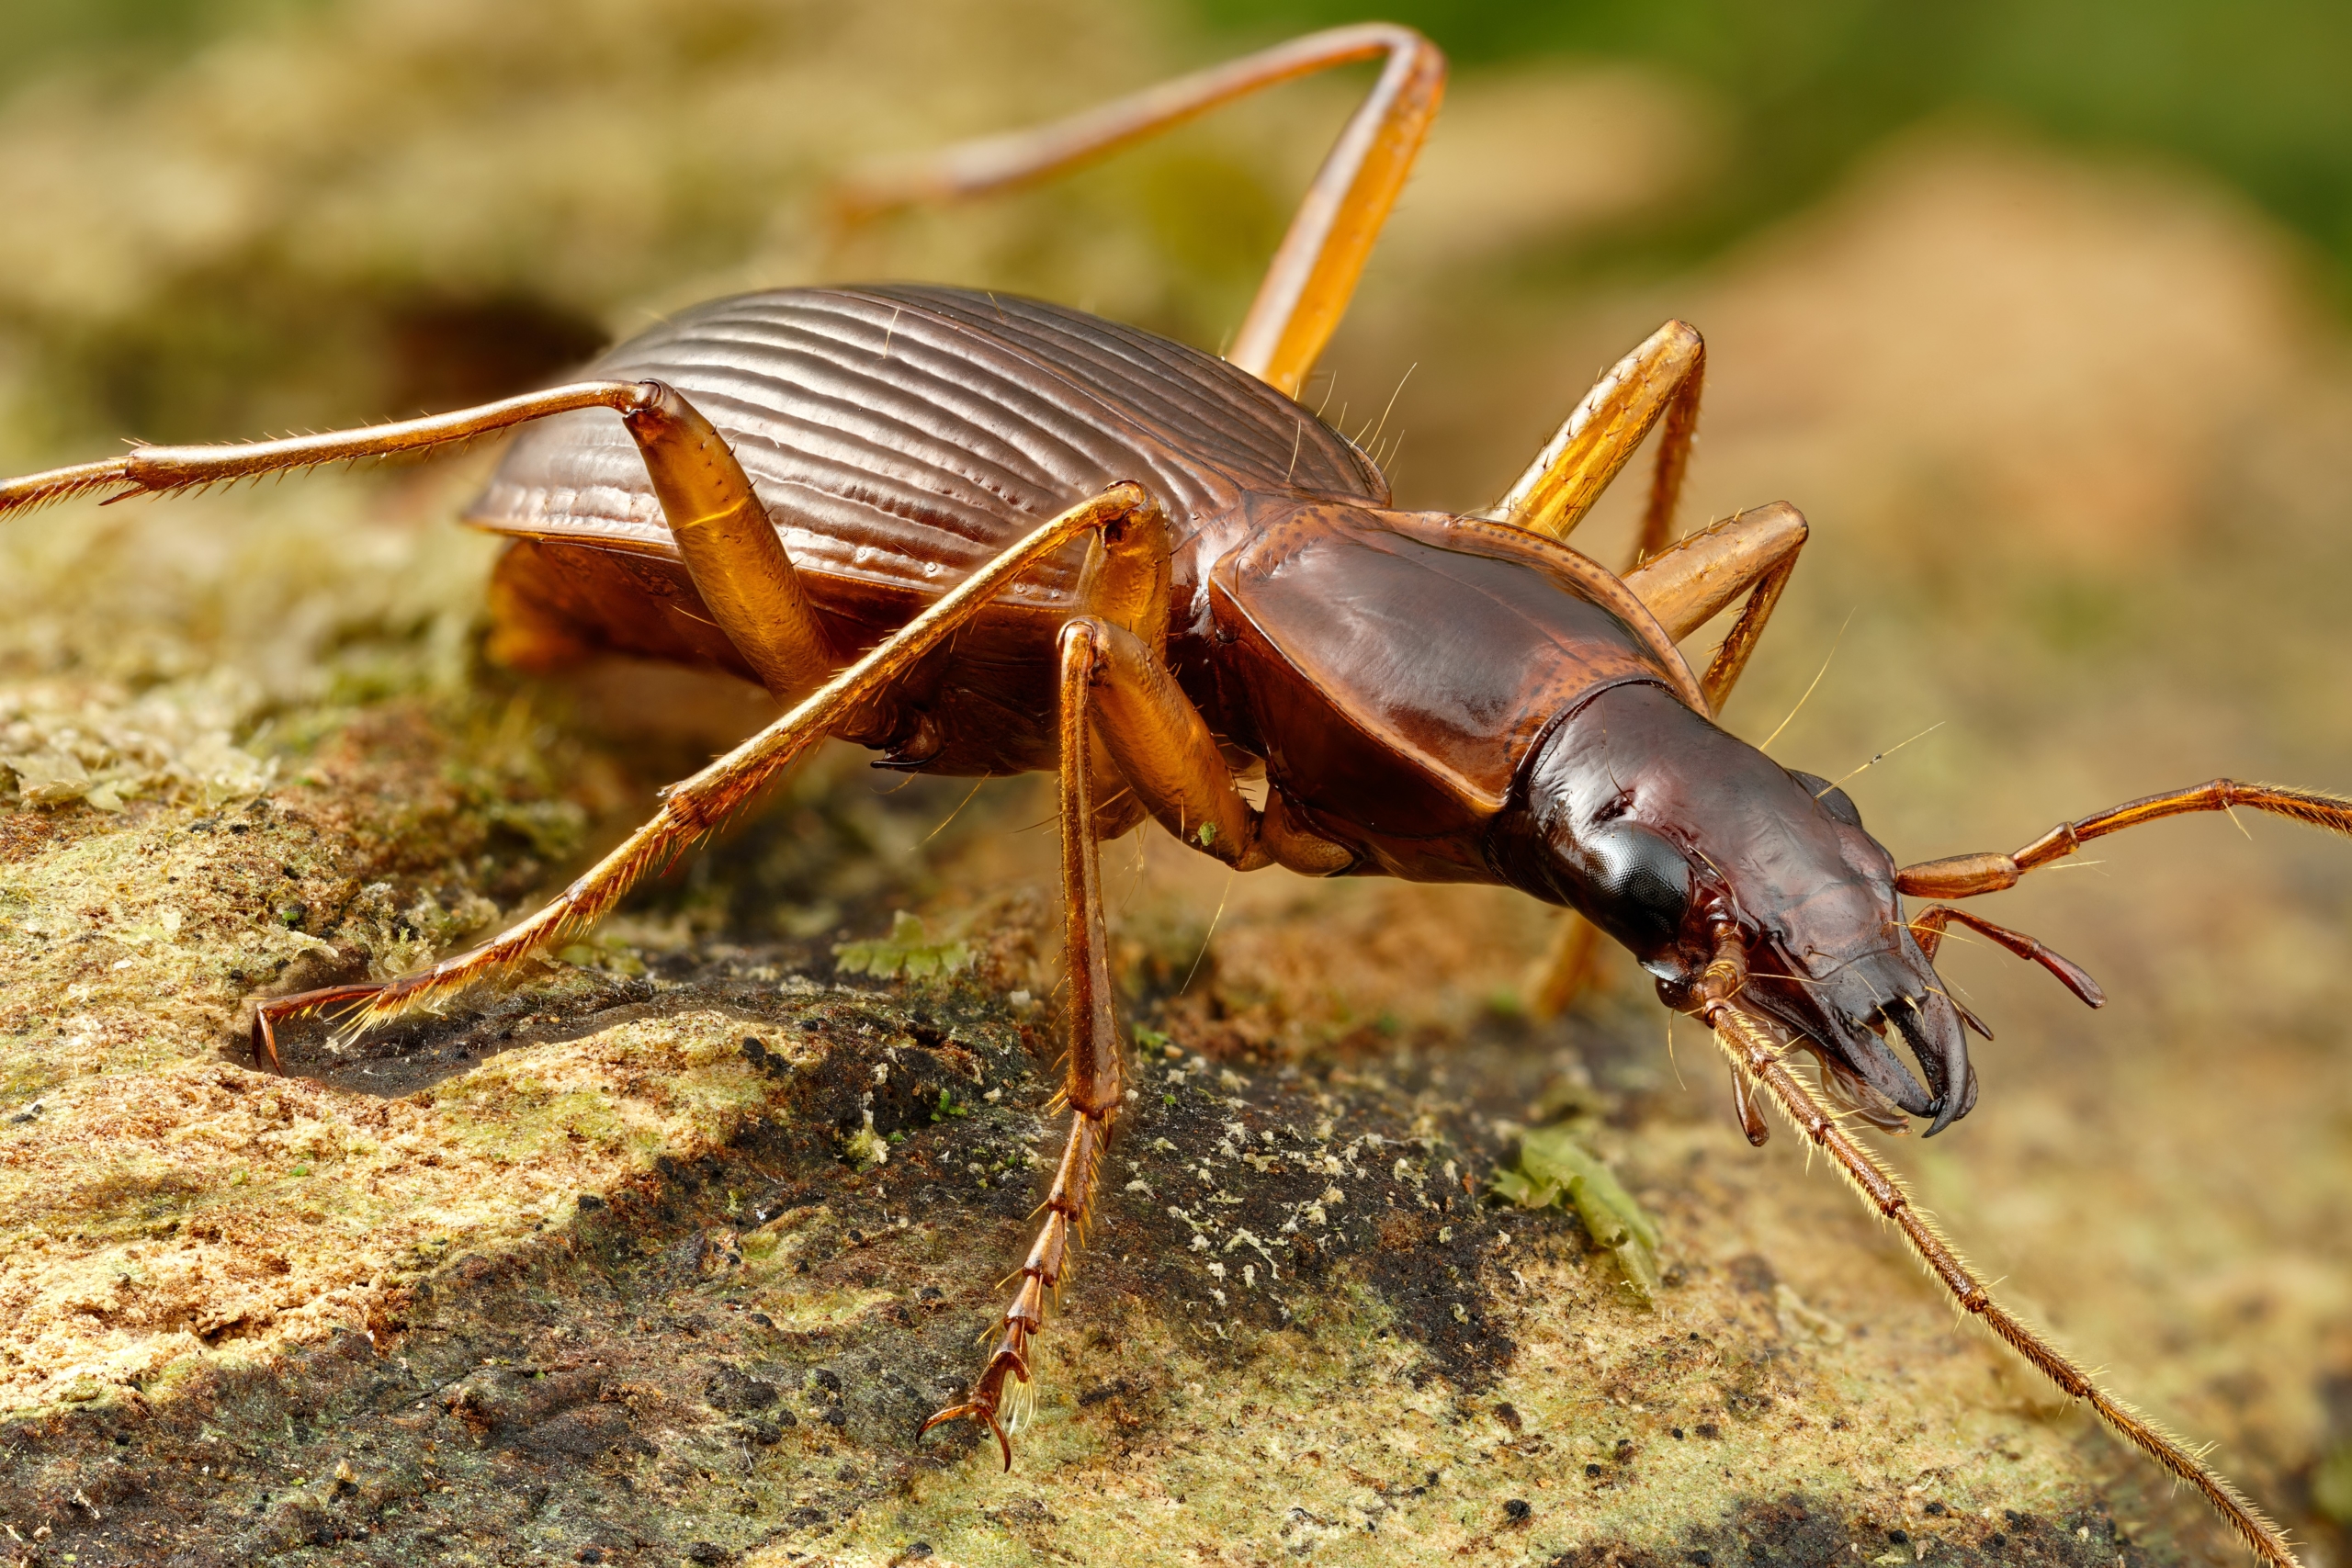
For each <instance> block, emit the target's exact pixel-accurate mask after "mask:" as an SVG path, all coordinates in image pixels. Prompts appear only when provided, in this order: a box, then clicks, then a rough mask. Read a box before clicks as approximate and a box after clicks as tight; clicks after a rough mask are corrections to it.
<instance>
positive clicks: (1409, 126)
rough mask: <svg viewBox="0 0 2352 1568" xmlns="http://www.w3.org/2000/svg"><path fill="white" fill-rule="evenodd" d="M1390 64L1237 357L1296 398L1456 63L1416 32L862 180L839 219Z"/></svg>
mask: <svg viewBox="0 0 2352 1568" xmlns="http://www.w3.org/2000/svg"><path fill="white" fill-rule="evenodd" d="M1382 56H1385V57H1386V59H1387V67H1386V69H1385V70H1384V71H1382V73H1381V74H1380V80H1379V82H1378V83H1377V84H1375V85H1374V87H1373V89H1372V92H1371V93H1370V95H1369V96H1366V97H1365V99H1364V101H1363V105H1362V106H1361V107H1358V108H1357V110H1356V112H1355V114H1354V116H1353V117H1352V118H1350V119H1349V121H1348V123H1347V125H1346V127H1345V128H1344V129H1343V130H1341V131H1340V139H1339V140H1338V141H1336V142H1334V143H1332V146H1331V151H1330V153H1329V156H1328V157H1326V158H1325V159H1324V161H1323V167H1322V168H1321V170H1320V171H1318V172H1317V175H1316V176H1315V183H1314V185H1313V186H1310V187H1309V188H1308V190H1307V193H1306V200H1305V201H1303V202H1302V203H1300V205H1299V209H1298V213H1297V215H1296V216H1295V217H1294V218H1293V219H1292V220H1291V225H1290V230H1289V231H1288V232H1287V233H1285V234H1284V235H1283V243H1282V247H1281V249H1279V250H1278V251H1276V252H1275V253H1274V259H1273V263H1272V265H1271V266H1270V267H1269V268H1268V269H1267V272H1266V276H1265V281H1264V282H1262V283H1261V284H1260V285H1259V288H1258V297H1257V299H1255V300H1254V301H1253V302H1252V303H1251V304H1250V313H1249V314H1248V315H1247V316H1245V317H1244V318H1242V322H1241V328H1240V331H1239V332H1238V333H1236V334H1235V337H1234V341H1233V348H1232V352H1230V353H1229V354H1227V355H1226V357H1227V359H1228V360H1230V361H1231V362H1232V363H1233V364H1235V365H1238V366H1239V367H1241V368H1242V369H1244V370H1247V371H1249V372H1250V374H1251V375H1253V376H1255V377H1257V378H1260V379H1261V380H1262V381H1265V382H1266V383H1267V384H1269V385H1270V386H1272V387H1275V388H1277V389H1280V390H1282V391H1283V392H1286V393H1289V394H1290V395H1292V396H1294V397H1295V396H1296V395H1297V393H1298V389H1299V386H1300V384H1301V383H1303V382H1304V381H1305V380H1306V374H1307V372H1308V371H1310V370H1312V369H1313V368H1314V367H1315V361H1316V359H1317V356H1318V355H1321V354H1322V352H1323V345H1324V344H1326V343H1328V342H1329V341H1330V337H1331V333H1333V332H1334V331H1335V330H1337V328H1338V327H1339V324H1340V317H1341V316H1342V315H1344V314H1345V313H1346V311H1347V308H1348V300H1349V299H1350V298H1351V297H1352V296H1353V295H1354V293H1355V288H1356V281H1357V279H1358V278H1359V277H1361V276H1363V267H1364V262H1365V260H1366V258H1368V257H1369V256H1370V255H1371V254H1372V247H1373V243H1374V241H1375V240H1377V239H1378V238H1379V237H1380V230H1381V226H1382V225H1383V224H1385V222H1386V221H1387V220H1388V213H1389V209H1391V208H1393V207H1395V206H1396V204H1397V195H1398V193H1400V192H1401V191H1402V190H1403V189H1404V188H1405V179H1406V176H1407V175H1409V174H1410V173H1411V172H1412V167H1413V160H1414V159H1415V158H1416V157H1418V156H1419V153H1420V150H1421V143H1422V141H1424V140H1426V139H1427V138H1428V136H1429V131H1430V123H1431V122H1432V121H1433V120H1435V119H1436V118H1437V109H1438V103H1439V100H1440V99H1441V98H1442V96H1444V92H1445V56H1444V55H1442V54H1441V53H1439V52H1438V50H1437V46H1436V45H1434V44H1432V43H1430V40H1429V39H1425V38H1423V37H1422V36H1421V35H1420V34H1419V33H1417V32H1415V31H1413V30H1412V29H1411V28H1400V27H1396V26H1393V25H1390V24H1387V23H1382V22H1369V23H1363V24H1360V25H1358V26H1354V27H1345V28H1330V29H1329V30H1328V31H1324V32H1319V33H1310V34H1308V35H1307V36H1306V37H1305V38H1300V39H1292V40H1290V41H1289V42H1288V43H1283V44H1277V45H1275V46H1274V47H1273V48H1272V49H1269V50H1264V51H1260V52H1259V53H1256V54H1252V55H1247V56H1244V57H1243V58H1242V59H1239V60H1235V61H1229V62H1227V63H1226V64H1223V65H1218V66H1214V67H1212V68H1210V69H1209V70H1206V71H1202V72H1196V73H1193V75H1190V76H1183V77H1180V78H1178V79H1177V80H1175V81H1173V82H1164V83H1162V84H1160V85H1159V86H1156V87H1150V88H1147V89H1146V90H1144V91H1143V92H1140V93H1136V94H1132V95H1130V96H1126V97H1124V98H1120V99H1117V100H1115V101H1114V102H1112V103H1108V104H1103V105H1101V106H1099V107H1095V108H1091V109H1089V110H1087V111H1085V112H1084V113H1082V114H1078V115H1073V116H1071V117H1070V118H1068V119H1063V120H1057V121H1056V122H1055V123H1053V124H1051V125H1045V126H1039V127H1037V128H1035V129H1034V130H1019V131H1013V132H1012V133H1010V134H1008V135H1003V136H989V137H983V138H981V139H979V140H978V141H966V142H962V143H959V144H958V145H956V146H953V147H949V148H945V149H944V150H942V151H940V152H933V153H931V154H930V155H928V156H925V157H921V158H914V159H910V160H906V161H903V162H899V163H894V164H885V165H882V166H879V167H876V168H875V169H872V170H870V171H865V172H861V173H859V174H856V175H852V176H851V177H850V178H848V179H847V180H845V181H843V182H842V185H841V186H839V187H838V188H837V189H836V190H835V192H834V193H833V207H834V211H835V214H836V216H837V218H838V219H839V220H841V221H842V222H843V223H844V224H854V223H859V222H863V221H865V220H870V219H872V218H875V217H877V216H879V215H881V214H883V213H886V212H889V211H891V210H893V209H899V208H903V207H910V206H912V205H914V204H916V203H918V202H927V201H952V200H956V199H958V198H960V197H973V196H978V195H981V194H983V193H984V192H988V191H994V190H1003V189H1006V188H1008V187H1011V186H1022V185H1026V184H1029V183H1030V182H1032V181H1035V180H1040V179H1044V178H1046V176H1048V175H1054V174H1057V173H1059V172H1060V171H1061V170H1064V169H1069V168H1073V167H1075V166H1077V165H1079V164H1084V163H1087V162H1089V161H1090V160H1092V159H1095V158H1099V157H1102V156H1103V155H1104V154H1106V153H1109V152H1115V151H1117V150H1118V149H1120V148H1122V147H1125V146H1129V145H1131V144H1133V143H1135V142H1137V141H1143V140H1144V139H1145V138H1147V137H1149V136H1153V135H1156V134H1158V133H1159V132H1160V131H1163V130H1170V129H1171V128H1173V127H1175V126H1179V125H1182V124H1183V123H1185V122H1186V121H1187V120H1191V119H1194V118H1199V117H1200V116H1202V115H1204V114H1206V113H1208V112H1209V111H1210V110H1211V109H1215V108H1218V107H1222V106H1224V105H1226V104H1229V103H1231V102H1233V101H1234V100H1235V99H1237V98H1241V97H1246V96H1249V95H1250V94H1251V93H1254V92H1257V91H1258V90H1259V89H1260V88H1262V87H1271V86H1274V85H1277V84H1279V83H1283V82H1288V81H1292V80H1295V78H1297V77H1301V76H1306V75H1311V74H1313V73H1316V72H1317V71H1323V70H1328V69H1329V68H1330V67H1332V66H1335V65H1347V64H1351V63H1353V62H1357V61H1363V60H1372V59H1376V58H1379V57H1382Z"/></svg>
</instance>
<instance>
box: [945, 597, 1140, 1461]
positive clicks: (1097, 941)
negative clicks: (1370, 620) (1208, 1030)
mask: <svg viewBox="0 0 2352 1568" xmlns="http://www.w3.org/2000/svg"><path fill="white" fill-rule="evenodd" d="M1112 629H1114V628H1111V627H1108V626H1105V625H1104V624H1103V622H1101V621H1097V620H1091V619H1085V620H1075V621H1071V622H1070V623H1069V625H1067V626H1064V627H1063V628H1062V635H1061V644H1060V649H1059V653H1060V665H1061V679H1060V682H1059V688H1060V701H1059V714H1060V737H1059V739H1060V752H1061V813H1060V816H1061V835H1062V898H1063V914H1062V919H1063V946H1064V951H1065V952H1066V953H1067V954H1068V955H1069V957H1068V968H1069V1067H1068V1070H1067V1071H1066V1073H1065V1075H1064V1077H1063V1078H1062V1089H1061V1098H1062V1099H1063V1100H1067V1101H1068V1102H1069V1111H1070V1121H1069V1136H1068V1138H1067V1139H1066V1140H1065V1141H1064V1143H1063V1145H1062V1157H1061V1163H1060V1165H1059V1166H1058V1167H1057V1168H1056V1170H1055V1174H1054V1185H1053V1188H1052V1190H1050V1191H1048V1192H1047V1193H1046V1206H1045V1215H1046V1218H1045V1223H1044V1224H1042V1225H1040V1226H1039V1227H1038V1230H1037V1237H1036V1240H1035V1243H1034V1244H1033V1245H1032V1246H1031V1247H1030V1248H1029V1257H1028V1259H1027V1261H1026V1262H1024V1263H1023V1264H1022V1266H1021V1275H1020V1280H1021V1282H1020V1284H1019V1285H1018V1286H1016V1287H1015V1288H1014V1291H1013V1297H1012V1304H1011V1305H1009V1306H1007V1307H1006V1308H1005V1310H1004V1317H1003V1320H1002V1328H1001V1332H1000V1333H999V1334H998V1336H997V1341H996V1348H994V1349H992V1350H991V1351H989V1359H988V1360H987V1362H986V1363H985V1364H984V1365H983V1366H982V1367H981V1369H980V1375H979V1376H978V1378H977V1379H975V1380H974V1382H973V1383H972V1387H971V1391H970V1392H969V1393H967V1394H966V1395H965V1396H964V1398H963V1400H962V1402H961V1403H959V1404H952V1405H950V1406H948V1407H947V1408H946V1409H944V1410H942V1411H941V1412H939V1413H938V1414H937V1415H935V1416H933V1417H931V1419H930V1420H928V1421H925V1422H924V1423H923V1424H922V1431H924V1432H928V1431H930V1430H931V1429H932V1428H933V1427H936V1426H938V1425H940V1424H941V1423H942V1422H945V1421H955V1420H960V1419H964V1418H966V1417H969V1418H970V1419H973V1420H977V1421H981V1422H985V1423H986V1424H987V1426H988V1427H989V1430H990V1431H991V1432H993V1433H995V1434H996V1440H997V1443H998V1446H999V1447H1000V1448H1001V1450H1002V1451H1003V1454H1004V1468H1005V1469H1007V1470H1011V1469H1012V1438H1011V1436H1010V1434H1011V1432H1012V1431H1016V1430H1018V1429H1019V1427H1020V1420H1019V1416H1020V1414H1022V1413H1023V1411H1024V1410H1025V1408H1026V1406H1027V1404H1028V1402H1029V1401H1028V1398H1027V1397H1025V1396H1028V1395H1031V1394H1032V1393H1033V1392H1034V1391H1033V1389H1032V1388H1031V1386H1030V1385H1031V1381H1032V1378H1033V1375H1034V1374H1033V1373H1032V1371H1031V1370H1030V1363H1029V1343H1030V1341H1031V1340H1032V1339H1034V1338H1035V1337H1036V1335H1037V1332H1038V1330H1039V1329H1040V1328H1042V1327H1043V1326H1044V1325H1045V1314H1046V1302H1047V1300H1048V1299H1049V1298H1051V1297H1052V1296H1053V1295H1054V1294H1055V1292H1057V1290H1058V1289H1059V1288H1060V1285H1061V1282H1062V1280H1064V1279H1065V1278H1066V1277H1067V1276H1068V1273H1069V1255H1070V1251H1071V1249H1072V1247H1073V1245H1074V1243H1075V1242H1076V1240H1077V1238H1078V1234H1079V1233H1080V1231H1081V1230H1082V1229H1083V1227H1084V1225H1085V1223H1086V1213H1087V1208H1088V1205H1089V1204H1090V1203H1091V1201H1092V1200H1093V1196H1094V1177H1095V1171H1096V1169H1097V1168H1098V1167H1099V1166H1100V1165H1101V1163H1102V1158H1103V1147H1104V1145H1107V1144H1108V1143H1109V1141H1110V1137H1111V1128H1112V1124H1113V1123H1114V1121H1115V1120H1116V1119H1117V1117H1118V1114H1119V1107H1120V1104H1121V1102H1122V1100H1123V1097H1124V1096H1125V1092H1126V1083H1127V1074H1126V1052H1125V1047H1124V1045H1123V1044H1122V1043H1121V1042H1120V1039H1119V1024H1118V1018H1117V1016H1116V1014H1115V1013H1114V1010H1113V1008H1112V1002H1111V968H1110V956H1109V943H1108V942H1107V941H1106V940H1105V935H1104V931H1103V869H1102V857H1101V855H1100V853H1099V852H1098V850H1097V847H1096V843H1095V829H1094V792H1093V781H1092V779H1091V773H1092V772H1093V770H1092V768H1091V767H1090V766H1089V765H1088V762H1087V757H1088V753H1089V751H1090V750H1091V746H1090V744H1089V736H1088V731H1089V723H1088V720H1089V716H1090V714H1089V710H1090V709H1091V707H1092V705H1093V703H1092V696H1093V688H1094V684H1095V682H1096V681H1097V680H1098V679H1100V671H1101V669H1102V666H1103V661H1104V660H1105V657H1106V649H1105V635H1104V634H1105V633H1106V632H1108V631H1110V630H1112ZM1122 635H1125V634H1122ZM1008 1408H1010V1410H1011V1412H1012V1416H1011V1417H1010V1418H1007V1417H1006V1413H1007V1411H1008Z"/></svg>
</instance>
